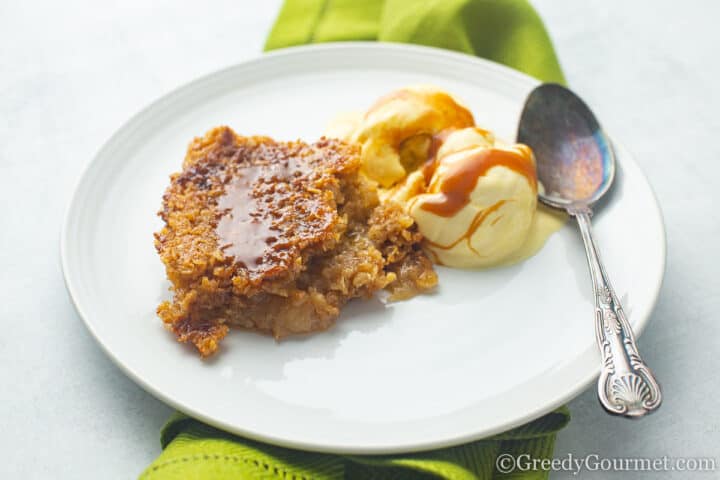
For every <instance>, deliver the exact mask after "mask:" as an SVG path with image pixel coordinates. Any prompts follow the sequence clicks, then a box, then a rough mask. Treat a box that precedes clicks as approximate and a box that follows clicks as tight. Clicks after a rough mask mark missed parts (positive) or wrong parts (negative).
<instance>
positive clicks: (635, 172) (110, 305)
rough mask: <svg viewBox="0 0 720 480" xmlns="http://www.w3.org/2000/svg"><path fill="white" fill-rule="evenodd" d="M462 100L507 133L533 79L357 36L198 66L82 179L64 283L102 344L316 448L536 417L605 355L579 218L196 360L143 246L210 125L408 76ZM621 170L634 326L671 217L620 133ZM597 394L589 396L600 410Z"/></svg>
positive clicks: (298, 116)
mask: <svg viewBox="0 0 720 480" xmlns="http://www.w3.org/2000/svg"><path fill="white" fill-rule="evenodd" d="M419 83H424V84H428V83H429V84H434V85H437V86H440V87H442V88H444V89H447V90H449V91H450V92H453V93H454V94H456V95H458V96H459V97H460V98H462V99H463V100H464V101H465V102H466V103H467V104H468V105H469V106H470V107H471V109H472V111H473V113H474V114H475V118H476V120H477V123H478V124H479V125H481V126H485V127H488V128H490V129H492V130H494V131H496V132H497V133H498V134H499V136H500V137H504V138H508V139H513V138H514V134H515V130H516V125H517V120H518V116H519V113H520V110H521V107H522V104H523V101H524V99H525V96H526V95H527V93H528V92H529V91H530V90H531V89H532V88H533V87H534V86H535V85H536V84H537V81H536V80H534V79H532V78H530V77H528V76H526V75H523V74H521V73H518V72H516V71H513V70H511V69H508V68H505V67H502V66H499V65H497V64H494V63H491V62H487V61H484V60H480V59H477V58H473V57H470V56H466V55H462V54H457V53H451V52H447V51H444V50H437V49H431V48H421V47H411V46H401V45H390V44H376V43H372V44H370V43H368V44H362V43H355V44H336V45H323V46H313V47H303V48H295V49H288V50H285V51H281V52H278V53H273V54H270V55H265V56H262V57H261V58H258V59H256V60H252V61H249V62H246V63H242V64H240V65H236V66H233V67H230V68H228V69H225V70H222V71H220V72H217V73H214V74H211V75H208V76H206V77H203V78H201V79H199V80H196V81H194V82H192V83H190V84H188V85H186V86H184V87H181V88H179V89H177V90H175V91H174V92H171V93H169V94H168V95H166V96H165V97H163V98H161V99H160V100H158V101H156V102H155V103H153V104H152V105H150V106H149V107H147V108H146V109H145V110H143V111H142V112H141V113H139V114H138V115H136V116H135V117H134V118H132V119H131V120H130V121H129V122H127V123H126V124H125V125H124V126H123V127H122V128H120V129H119V130H118V131H117V133H116V134H115V135H113V137H112V138H111V139H110V140H109V141H108V142H107V143H106V144H105V146H104V147H103V148H102V149H101V150H100V152H99V153H98V154H97V156H96V157H95V158H94V160H93V161H92V162H91V163H90V165H89V167H88V168H87V170H86V171H85V173H84V175H83V176H82V178H81V180H80V182H79V184H78V186H77V189H76V191H75V194H74V197H73V199H72V202H71V205H70V207H69V210H68V213H67V218H66V220H65V225H64V229H63V232H62V239H61V254H62V264H63V270H64V273H65V279H66V282H67V287H68V290H69V292H70V294H71V296H72V299H73V301H74V303H75V306H76V307H77V310H78V312H79V314H80V316H81V317H82V318H83V320H84V321H85V323H86V325H87V327H88V328H89V330H90V332H92V334H93V335H94V337H95V338H96V339H97V341H98V342H99V343H100V345H101V346H102V348H103V349H104V350H105V351H106V352H107V354H108V355H109V356H110V357H111V358H112V359H113V360H114V361H115V362H116V363H117V364H118V365H119V366H120V367H121V368H122V369H123V370H124V371H125V372H126V373H127V374H128V375H129V376H130V377H131V378H132V379H134V380H135V381H136V382H137V383H139V384H140V385H141V386H142V387H144V388H145V389H146V390H147V391H149V392H150V393H152V394H153V395H155V396H157V397H158V398H160V399H161V400H163V401H165V402H167V403H168V404H170V405H172V406H174V407H176V408H178V409H180V410H182V411H184V412H186V413H188V414H189V415H192V416H194V417H196V418H199V419H202V420H204V421H206V422H208V423H210V424H213V425H215V426H218V427H220V428H222V429H225V430H229V431H231V432H235V433H237V434H241V435H245V436H248V437H252V438H255V439H258V440H263V441H267V442H272V443H276V444H280V445H285V446H292V447H298V448H304V449H311V450H320V451H329V452H352V453H377V452H385V453H388V452H397V451H411V450H421V449H428V448H435V447H440V446H446V445H452V444H457V443H460V442H466V441H469V440H472V439H477V438H480V437H484V436H487V435H491V434H494V433H497V432H500V431H502V430H505V429H508V428H510V427H514V426H517V425H519V424H522V423H524V422H526V421H529V420H531V419H533V418H536V417H538V416H540V415H542V414H544V413H546V412H548V411H550V410H552V409H553V408H555V407H557V406H559V405H561V404H563V403H564V402H566V401H568V400H569V399H571V398H572V397H573V396H575V395H576V394H578V393H579V392H580V391H582V390H583V389H584V388H585V387H586V386H587V385H588V384H589V383H590V382H591V381H592V380H594V379H595V378H596V375H597V374H598V371H599V365H600V357H599V354H598V352H597V347H596V346H595V339H594V327H593V304H592V295H591V286H590V281H589V277H588V272H587V267H586V264H585V258H584V253H583V248H582V244H581V240H580V236H579V234H578V233H577V232H576V230H575V228H574V226H573V225H572V224H568V225H566V226H565V227H564V228H563V229H562V230H561V231H559V232H558V233H556V234H554V235H553V236H552V237H551V238H550V240H549V241H548V243H547V245H546V246H545V248H544V249H543V250H542V251H541V252H540V253H539V254H538V255H536V256H535V257H533V258H531V259H529V260H527V261H526V262H524V263H522V264H520V265H516V266H513V267H510V268H502V269H495V270H489V271H464V270H453V269H446V268H438V273H439V276H440V286H439V289H438V291H437V293H436V294H433V295H423V296H419V297H416V298H414V299H411V300H409V301H405V302H400V303H394V304H389V305H384V304H383V303H381V302H380V301H356V302H352V303H351V304H350V305H348V307H347V308H346V309H345V310H343V312H342V315H341V317H340V319H339V321H338V323H337V326H336V327H335V328H334V329H332V330H330V331H328V332H326V333H322V334H318V335H314V336H311V337H308V338H297V339H290V340H286V341H282V342H280V343H277V342H275V341H274V340H273V339H272V338H269V337H265V336H261V335H257V334H253V333H246V332H241V331H234V332H231V333H230V334H229V335H228V337H227V338H226V339H225V340H224V342H223V343H222V350H221V352H220V353H219V354H218V355H216V356H215V357H214V358H212V359H210V360H208V361H202V360H200V359H199V358H198V355H197V354H196V352H195V351H194V349H192V348H189V347H187V346H184V345H181V344H178V343H177V342H176V341H175V339H174V337H173V336H172V335H171V334H170V333H168V332H167V331H165V330H164V329H163V327H162V324H161V322H160V320H159V319H158V318H157V316H156V314H155V308H156V307H157V305H158V304H159V303H160V302H161V301H162V300H163V299H165V298H168V297H169V294H168V283H167V281H166V279H165V275H164V270H163V266H162V264H161V263H160V260H159V258H158V256H157V254H156V252H155V249H154V247H153V236H152V234H153V232H154V231H156V230H158V228H159V227H160V225H161V222H160V219H159V218H158V217H157V216H156V212H157V211H158V209H159V207H160V201H161V196H162V194H163V191H164V189H165V187H166V186H167V185H168V175H169V174H170V173H171V172H175V171H178V170H179V169H180V165H181V162H182V159H183V156H184V152H185V148H186V147H187V144H188V142H189V141H190V140H191V139H192V138H193V137H194V136H197V135H202V134H203V133H204V132H205V131H206V130H208V129H209V128H211V127H213V126H216V125H223V124H225V125H229V126H231V127H232V128H234V129H235V130H236V131H237V132H239V133H241V134H248V135H249V134H264V135H270V136H272V137H274V138H276V139H287V140H290V139H297V138H301V139H305V140H315V139H317V138H318V137H319V136H320V135H321V134H322V132H323V130H324V128H325V126H326V125H327V123H328V121H329V120H330V119H331V118H332V117H333V116H335V115H336V114H337V113H338V112H342V111H348V110H362V109H365V108H367V107H368V106H369V105H370V104H372V102H373V101H374V100H375V99H376V98H377V97H378V96H380V95H382V94H384V93H387V92H388V91H390V90H393V89H396V88H399V87H402V86H406V85H410V84H419ZM616 149H617V153H618V159H619V164H620V172H619V176H618V182H617V185H616V188H615V189H614V191H613V195H612V197H611V198H610V200H609V201H608V202H607V203H606V205H604V206H603V208H602V209H601V211H600V212H599V213H598V214H597V215H596V223H595V227H596V230H597V240H598V241H599V244H600V246H601V248H602V253H603V255H604V260H605V264H606V267H607V269H608V271H609V273H610V275H611V278H612V280H613V282H614V285H615V288H616V290H617V293H618V295H619V296H620V297H621V298H622V300H623V303H624V305H625V308H626V311H627V313H628V317H629V320H630V321H631V323H632V325H633V327H634V328H635V330H636V332H639V331H641V330H642V329H643V327H644V326H645V324H646V322H647V320H648V318H649V316H650V313H651V311H652V309H653V305H654V304H655V301H656V299H657V295H658V291H659V289H660V284H661V281H662V277H663V270H664V263H665V233H664V228H663V224H662V218H661V214H660V211H659V208H658V205H657V203H656V200H655V197H654V196H653V193H652V191H651V189H650V186H649V185H648V182H647V180H646V178H645V176H644V175H643V174H642V172H641V171H640V169H639V168H638V166H637V164H636V163H635V161H634V160H633V159H632V156H631V155H630V154H629V153H628V152H627V151H626V150H624V149H623V148H621V147H618V146H617V145H616ZM598 408H600V407H598Z"/></svg>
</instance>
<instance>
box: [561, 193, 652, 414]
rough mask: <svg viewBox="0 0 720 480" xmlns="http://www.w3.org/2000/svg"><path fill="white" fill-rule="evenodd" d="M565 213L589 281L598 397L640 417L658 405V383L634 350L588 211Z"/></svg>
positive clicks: (609, 406) (604, 403) (615, 410)
mask: <svg viewBox="0 0 720 480" xmlns="http://www.w3.org/2000/svg"><path fill="white" fill-rule="evenodd" d="M568 213H570V214H571V215H573V216H574V217H575V218H576V219H577V222H578V225H579V227H580V232H581V233H582V238H583V242H584V243H585V253H586V254H587V260H588V266H589V268H590V276H591V277H592V283H593V293H594V297H595V338H596V339H597V343H598V347H600V353H601V355H602V370H601V371H600V378H599V379H598V398H599V399H600V403H601V404H602V406H603V407H604V408H605V410H607V411H608V412H609V413H612V414H616V415H625V416H627V417H641V416H643V415H646V414H647V413H650V412H652V411H654V410H655V409H657V408H658V407H659V406H660V403H661V401H662V394H661V393H660V386H659V385H658V383H657V381H656V380H655V377H654V376H653V374H652V372H651V371H650V369H649V368H648V367H647V365H645V362H643V360H642V358H641V357H640V353H638V349H637V345H636V344H635V337H634V335H633V332H632V328H631V327H630V324H629V323H628V321H627V319H626V318H625V313H624V312H623V309H622V305H620V300H618V298H617V296H616V295H615V291H614V290H613V288H612V286H611V285H610V281H609V280H608V276H607V273H606V272H605V268H604V267H603V265H602V262H601V261H600V255H599V254H598V249H597V245H595V241H594V239H593V233H592V225H591V222H590V218H591V217H592V210H590V208H588V207H581V208H571V209H568Z"/></svg>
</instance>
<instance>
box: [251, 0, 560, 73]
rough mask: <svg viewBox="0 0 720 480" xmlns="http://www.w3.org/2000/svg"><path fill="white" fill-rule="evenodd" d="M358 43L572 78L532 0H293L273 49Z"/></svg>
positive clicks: (269, 44) (278, 24)
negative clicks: (450, 54) (440, 51)
mask: <svg viewBox="0 0 720 480" xmlns="http://www.w3.org/2000/svg"><path fill="white" fill-rule="evenodd" d="M353 40H355V41H357V40H379V41H382V42H402V43H416V44H419V45H429V46H433V47H440V48H447V49H450V50H457V51H459V52H464V53H469V54H471V55H477V56H480V57H484V58H487V59H489V60H493V61H495V62H498V63H502V64H505V65H508V66H509V67H512V68H515V69H517V70H521V71H523V72H525V73H527V74H529V75H532V76H534V77H536V78H538V79H540V80H543V81H545V82H555V83H563V84H564V83H565V77H564V76H563V73H562V70H561V69H560V64H559V63H558V59H557V56H556V55H555V50H554V49H553V46H552V42H551V41H550V37H549V36H548V34H547V32H546V31H545V27H544V25H543V23H542V20H541V19H540V17H539V16H538V15H537V13H536V12H535V10H534V9H533V8H532V7H531V6H530V5H529V4H528V2H527V1H526V0H286V2H285V4H284V5H283V7H282V10H281V11H280V15H279V16H278V19H277V21H276V22H275V26H274V27H273V29H272V31H271V32H270V36H269V37H268V39H267V42H266V44H265V50H274V49H277V48H284V47H290V46H294V45H305V44H308V43H321V42H342V41H353Z"/></svg>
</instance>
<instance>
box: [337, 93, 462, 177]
mask: <svg viewBox="0 0 720 480" xmlns="http://www.w3.org/2000/svg"><path fill="white" fill-rule="evenodd" d="M474 124H475V120H474V119H473V116H472V114H471V113H470V111H469V110H468V109H467V108H465V107H464V106H463V105H462V104H461V103H460V102H459V101H458V100H457V99H455V98H454V97H453V96H452V95H450V94H449V93H447V92H444V91H443V90H440V89H438V88H436V87H431V86H417V87H407V88H403V89H400V90H396V91H394V92H392V93H390V94H388V95H385V96H384V97H381V98H380V99H379V100H378V101H377V102H375V104H374V105H373V106H372V107H370V109H369V110H367V112H365V114H364V116H363V117H362V118H361V119H360V121H359V123H358V125H357V128H356V130H355V132H354V134H353V135H352V136H351V138H350V139H351V140H352V141H354V142H357V143H359V144H360V145H361V147H362V152H361V156H362V164H363V171H364V172H365V174H366V175H367V176H368V177H370V178H371V179H373V180H375V181H376V182H378V183H379V184H380V185H381V186H382V187H389V186H391V185H393V184H394V183H396V182H398V181H400V180H402V179H403V178H405V177H406V176H407V175H408V173H410V170H412V168H413V167H414V166H415V165H409V164H403V161H402V158H401V154H400V151H401V149H402V148H403V146H404V145H403V144H404V142H406V141H408V139H416V138H418V137H421V138H422V137H423V136H425V137H427V136H428V135H435V134H437V133H438V132H440V131H442V130H444V129H447V128H464V127H470V126H472V125H474ZM406 158H407V157H406Z"/></svg>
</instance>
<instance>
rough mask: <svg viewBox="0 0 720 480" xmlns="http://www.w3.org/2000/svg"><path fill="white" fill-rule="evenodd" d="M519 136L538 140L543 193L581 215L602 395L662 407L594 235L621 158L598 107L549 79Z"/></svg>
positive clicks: (638, 410) (637, 406)
mask: <svg viewBox="0 0 720 480" xmlns="http://www.w3.org/2000/svg"><path fill="white" fill-rule="evenodd" d="M517 139H518V142H521V143H524V144H526V145H528V146H530V147H531V148H532V149H533V151H534V153H535V159H536V161H537V174H538V180H540V182H541V183H542V185H543V186H544V192H541V193H539V199H540V201H542V202H543V203H545V204H547V205H550V206H551V207H555V208H560V209H564V210H565V211H567V213H569V214H570V215H572V216H573V217H575V219H576V220H577V222H578V225H579V227H580V232H581V233H582V238H583V241H584V243H585V253H586V254H587V260H588V265H589V267H590V276H591V277H592V283H593V293H594V298H595V337H596V339H597V343H598V346H599V347H600V352H601V355H602V369H601V371H600V378H599V380H598V397H599V399H600V403H601V404H602V406H603V407H604V408H605V409H606V410H607V411H608V412H609V413H613V414H617V415H625V416H627V417H641V416H643V415H645V414H647V413H650V412H652V411H654V410H655V409H657V408H658V407H659V406H660V402H661V401H662V395H661V393H660V387H659V386H658V383H657V381H656V380H655V377H654V376H653V374H652V372H651V371H650V369H649V368H648V367H647V365H645V363H644V362H643V360H642V358H640V354H639V353H638V349H637V346H636V345H635V338H634V336H633V332H632V329H631V328H630V324H629V323H628V322H627V319H626V318H625V313H624V312H623V309H622V306H621V305H620V301H619V300H618V297H617V295H615V291H614V290H613V288H612V286H611V285H610V281H609V279H608V275H607V272H606V271H605V268H604V267H603V265H602V262H601V261H600V255H599V253H598V248H597V246H596V244H595V241H594V239H593V233H592V227H591V225H590V218H591V217H592V209H591V207H592V205H593V204H594V203H595V202H597V201H598V200H599V199H600V198H601V197H602V196H603V195H604V194H605V193H607V191H608V190H609V189H610V186H611V185H612V182H613V179H614V178H615V156H614V154H613V150H612V147H611V145H610V141H609V140H608V138H607V137H606V135H605V133H604V132H603V131H602V129H601V128H600V125H599V124H598V122H597V120H596V119H595V116H594V115H593V113H592V112H591V111H590V109H589V108H588V107H587V105H585V103H583V101H582V100H581V99H580V98H578V97H577V96H576V95H575V94H574V93H572V92H571V91H570V90H568V89H567V88H564V87H562V86H560V85H555V84H543V85H540V86H539V87H537V88H536V89H535V90H533V91H532V92H531V93H530V95H529V96H528V98H527V100H526V101H525V107H524V109H523V112H522V115H521V118H520V125H519V127H518V135H517Z"/></svg>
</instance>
